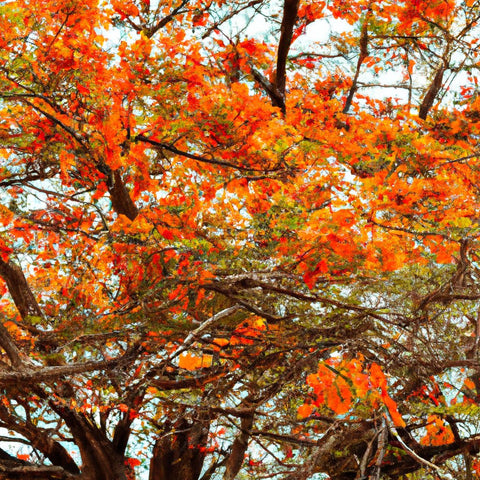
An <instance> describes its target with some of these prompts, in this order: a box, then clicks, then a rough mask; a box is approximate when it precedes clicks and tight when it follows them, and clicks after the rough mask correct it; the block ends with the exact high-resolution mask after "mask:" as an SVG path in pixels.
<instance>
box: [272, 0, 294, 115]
mask: <svg viewBox="0 0 480 480" xmlns="http://www.w3.org/2000/svg"><path fill="white" fill-rule="evenodd" d="M299 3H300V1H299V0H285V3H284V4H283V18H282V26H281V27H280V41H279V43H278V51H277V69H276V73H275V89H276V90H277V91H278V92H279V94H280V95H281V97H282V98H283V100H284V101H285V84H286V75H287V69H286V66H287V57H288V51H289V50H290V45H291V43H292V37H293V27H294V26H295V22H296V21H297V13H298V5H299ZM283 110H284V109H283Z"/></svg>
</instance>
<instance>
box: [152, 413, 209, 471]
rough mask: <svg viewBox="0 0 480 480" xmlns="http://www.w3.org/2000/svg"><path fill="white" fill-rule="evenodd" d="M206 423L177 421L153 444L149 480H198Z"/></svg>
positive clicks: (183, 419)
mask: <svg viewBox="0 0 480 480" xmlns="http://www.w3.org/2000/svg"><path fill="white" fill-rule="evenodd" d="M208 427H209V420H208V419H204V421H202V419H200V421H199V422H190V421H189V420H187V419H185V418H180V419H179V420H177V421H176V422H175V423H174V424H173V425H168V426H167V427H166V429H165V430H164V432H163V434H162V435H161V436H160V438H159V439H158V440H157V441H156V443H155V447H154V449H153V457H152V460H151V462H150V476H149V480H180V479H181V480H198V478H199V476H200V473H201V471H202V467H203V461H204V459H205V447H206V445H207V440H208V430H209V428H208Z"/></svg>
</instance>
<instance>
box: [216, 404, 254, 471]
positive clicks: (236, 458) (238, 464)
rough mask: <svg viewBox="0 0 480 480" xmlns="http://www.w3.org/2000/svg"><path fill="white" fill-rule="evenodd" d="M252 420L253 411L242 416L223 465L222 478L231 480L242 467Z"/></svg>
mask: <svg viewBox="0 0 480 480" xmlns="http://www.w3.org/2000/svg"><path fill="white" fill-rule="evenodd" d="M253 420H254V412H253V411H252V412H251V414H250V415H249V416H247V417H244V418H242V421H241V423H240V433H239V435H238V436H237V438H235V440H234V442H233V444H232V450H231V452H230V456H229V457H228V460H227V464H226V466H225V475H224V476H223V480H233V479H234V478H235V477H236V476H237V474H238V472H239V471H240V469H241V468H242V465H243V460H244V459H245V452H246V451H247V447H248V440H249V438H250V430H251V428H252V426H253Z"/></svg>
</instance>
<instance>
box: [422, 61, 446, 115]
mask: <svg viewBox="0 0 480 480" xmlns="http://www.w3.org/2000/svg"><path fill="white" fill-rule="evenodd" d="M445 70H446V67H445V64H444V63H442V65H441V67H440V68H439V69H438V70H437V72H436V73H435V76H434V77H433V81H432V83H431V84H430V87H428V90H427V93H426V94H425V96H424V97H423V101H422V104H421V105H420V108H419V109H418V116H419V117H420V118H421V119H422V120H425V119H426V118H427V115H428V112H429V111H430V109H431V108H432V106H433V103H434V102H435V98H437V95H438V92H439V91H440V89H441V88H442V82H443V74H444V73H445Z"/></svg>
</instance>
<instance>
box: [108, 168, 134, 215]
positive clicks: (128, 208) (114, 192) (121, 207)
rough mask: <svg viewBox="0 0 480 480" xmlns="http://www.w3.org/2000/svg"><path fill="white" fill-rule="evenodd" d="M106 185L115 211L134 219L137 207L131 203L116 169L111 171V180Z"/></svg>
mask: <svg viewBox="0 0 480 480" xmlns="http://www.w3.org/2000/svg"><path fill="white" fill-rule="evenodd" d="M107 186H108V191H109V193H110V198H111V200H112V207H113V209H114V210H115V212H117V213H118V214H119V215H125V216H126V217H127V218H129V219H130V220H135V218H136V217H137V215H138V208H137V207H136V206H135V204H134V203H133V200H132V199H131V197H130V194H129V192H128V189H127V187H126V185H125V183H124V182H123V179H122V176H121V174H120V172H119V171H118V170H115V171H114V172H112V173H111V180H110V181H109V182H108V183H107Z"/></svg>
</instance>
